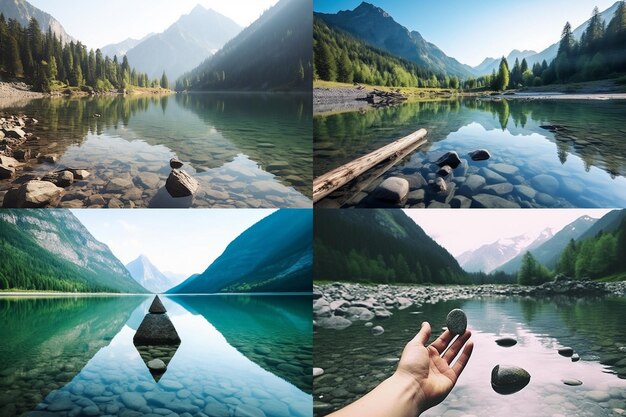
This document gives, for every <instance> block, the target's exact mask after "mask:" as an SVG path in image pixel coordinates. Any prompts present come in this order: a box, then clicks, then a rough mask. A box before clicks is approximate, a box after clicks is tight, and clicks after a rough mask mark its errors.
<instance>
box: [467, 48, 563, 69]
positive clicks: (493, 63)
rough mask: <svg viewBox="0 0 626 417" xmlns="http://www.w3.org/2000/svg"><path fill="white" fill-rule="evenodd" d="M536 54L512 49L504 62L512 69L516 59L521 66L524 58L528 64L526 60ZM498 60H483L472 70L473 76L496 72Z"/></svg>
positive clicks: (498, 64)
mask: <svg viewBox="0 0 626 417" xmlns="http://www.w3.org/2000/svg"><path fill="white" fill-rule="evenodd" d="M536 54H537V52H535V51H518V50H517V49H514V50H512V51H511V53H510V54H509V55H507V57H506V61H507V62H508V63H509V67H510V68H513V65H514V64H515V60H516V59H519V62H520V64H521V63H522V60H523V59H524V58H526V62H528V58H529V57H531V56H533V55H536ZM555 56H556V55H555ZM500 59H501V58H485V59H484V61H483V62H482V63H481V64H480V65H477V66H475V67H474V68H473V70H474V74H476V75H479V76H480V75H488V74H491V73H492V72H493V71H494V70H495V71H496V72H497V71H498V68H499V66H500ZM530 66H532V65H530Z"/></svg>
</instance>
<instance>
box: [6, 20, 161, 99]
mask: <svg viewBox="0 0 626 417" xmlns="http://www.w3.org/2000/svg"><path fill="white" fill-rule="evenodd" d="M0 71H2V72H3V73H4V74H6V75H8V76H9V77H13V78H24V79H26V81H27V82H28V83H29V84H32V85H33V88H34V89H35V90H37V91H42V92H50V91H52V90H54V89H55V88H58V87H78V88H82V89H85V90H86V91H97V92H106V91H112V90H121V89H129V88H132V87H153V88H154V87H162V88H168V87H169V82H168V80H167V76H166V75H165V73H163V77H161V79H160V80H159V79H153V80H150V79H149V77H148V75H147V74H145V73H143V72H138V71H137V70H135V69H134V68H132V67H131V66H130V64H129V62H128V59H127V58H126V56H124V57H123V59H122V62H119V60H118V58H117V56H114V57H113V58H112V59H111V58H109V57H108V56H103V55H102V52H101V51H100V49H97V50H95V51H94V50H93V49H90V50H87V47H86V46H85V45H83V44H82V43H80V42H73V41H72V42H69V43H65V44H64V43H63V42H62V41H61V40H60V39H58V38H57V36H56V35H55V34H54V33H53V32H52V30H51V29H48V31H47V32H46V33H43V32H42V30H41V26H40V25H39V22H38V21H37V20H36V19H34V18H33V19H31V20H30V23H29V24H28V26H26V27H23V26H22V25H20V23H19V22H18V21H16V20H14V19H9V20H8V21H7V20H6V19H5V17H4V14H0Z"/></svg>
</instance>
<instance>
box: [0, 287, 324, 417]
mask: <svg viewBox="0 0 626 417" xmlns="http://www.w3.org/2000/svg"><path fill="white" fill-rule="evenodd" d="M162 300H163V304H164V305H165V307H166V309H167V310H168V315H169V317H170V318H171V321H172V322H173V324H174V326H175V327H176V330H177V332H178V334H179V336H180V338H181V341H182V342H181V344H180V346H178V349H177V350H176V352H175V354H174V356H173V357H172V358H171V361H170V362H169V365H168V369H167V371H166V372H165V374H163V375H162V377H161V378H160V379H158V382H157V381H156V380H155V378H153V376H152V375H151V373H150V372H149V370H148V368H147V366H146V364H145V363H144V360H143V359H142V358H141V357H140V355H139V352H138V351H137V349H136V347H135V346H134V345H133V342H132V338H133V336H134V334H135V331H136V329H137V327H138V326H139V324H140V323H141V320H142V319H143V317H144V315H145V313H146V312H147V309H148V307H149V305H150V303H151V301H152V300H151V298H145V297H113V298H75V299H74V298H71V299H67V298H52V299H46V300H42V299H33V298H31V299H20V300H6V299H2V300H0V311H1V312H2V315H3V316H4V317H3V322H5V320H6V322H8V323H9V329H8V330H9V332H8V333H7V335H8V337H6V338H4V337H3V339H2V342H0V353H1V358H2V359H0V360H1V361H2V363H1V364H0V366H1V368H2V374H1V375H2V378H1V379H0V386H2V388H1V389H0V392H2V393H3V394H2V395H0V412H4V413H5V414H2V415H7V414H6V413H7V412H8V413H9V414H8V415H11V413H13V414H14V415H20V414H21V413H23V412H29V410H40V411H46V412H48V413H51V414H46V415H59V416H66V415H78V414H80V415H88V414H90V413H92V412H93V413H96V412H97V413H99V414H101V415H144V414H150V413H154V412H156V413H157V414H159V413H161V414H162V415H172V413H173V412H174V413H177V414H178V415H183V414H184V413H185V412H188V413H189V414H190V415H201V414H199V413H201V412H204V413H206V414H209V415H218V416H219V415H225V416H226V415H254V416H257V415H258V416H290V415H293V416H308V415H310V414H311V408H312V398H311V394H310V392H311V376H310V375H311V360H312V359H311V349H312V346H311V343H312V340H311V310H310V297H297V296H295V297H291V296H288V297H282V296H276V297H270V296H268V297H264V296H196V297H182V296H181V297H176V298H163V299H162ZM218 311H222V312H223V313H224V315H227V317H223V316H222V315H221V314H217V312H218ZM270 317H271V318H272V319H271V320H270ZM48 318H50V319H48ZM261 335H263V336H264V337H262V338H261ZM94 407H95V408H94ZM167 410H169V411H167ZM133 412H135V413H133ZM137 413H139V414H137ZM32 414H33V415H37V413H34V412H33V413H32ZM26 415H28V414H26Z"/></svg>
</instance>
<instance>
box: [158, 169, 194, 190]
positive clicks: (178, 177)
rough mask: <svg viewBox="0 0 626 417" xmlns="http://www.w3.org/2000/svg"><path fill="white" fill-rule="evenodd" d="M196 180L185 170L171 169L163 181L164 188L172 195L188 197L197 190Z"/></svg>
mask: <svg viewBox="0 0 626 417" xmlns="http://www.w3.org/2000/svg"><path fill="white" fill-rule="evenodd" d="M199 186H200V184H198V181H196V180H195V179H194V178H193V177H192V176H191V175H189V174H187V173H186V172H185V171H181V170H179V169H173V170H172V172H171V173H170V176H169V177H167V181H166V182H165V189H166V190H167V192H168V193H170V195H171V196H172V197H188V196H190V195H193V194H195V192H196V191H198V187H199Z"/></svg>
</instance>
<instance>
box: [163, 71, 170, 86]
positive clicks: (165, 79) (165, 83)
mask: <svg viewBox="0 0 626 417" xmlns="http://www.w3.org/2000/svg"><path fill="white" fill-rule="evenodd" d="M161 88H170V82H169V81H168V79H167V74H165V71H163V75H162V76H161Z"/></svg>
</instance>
